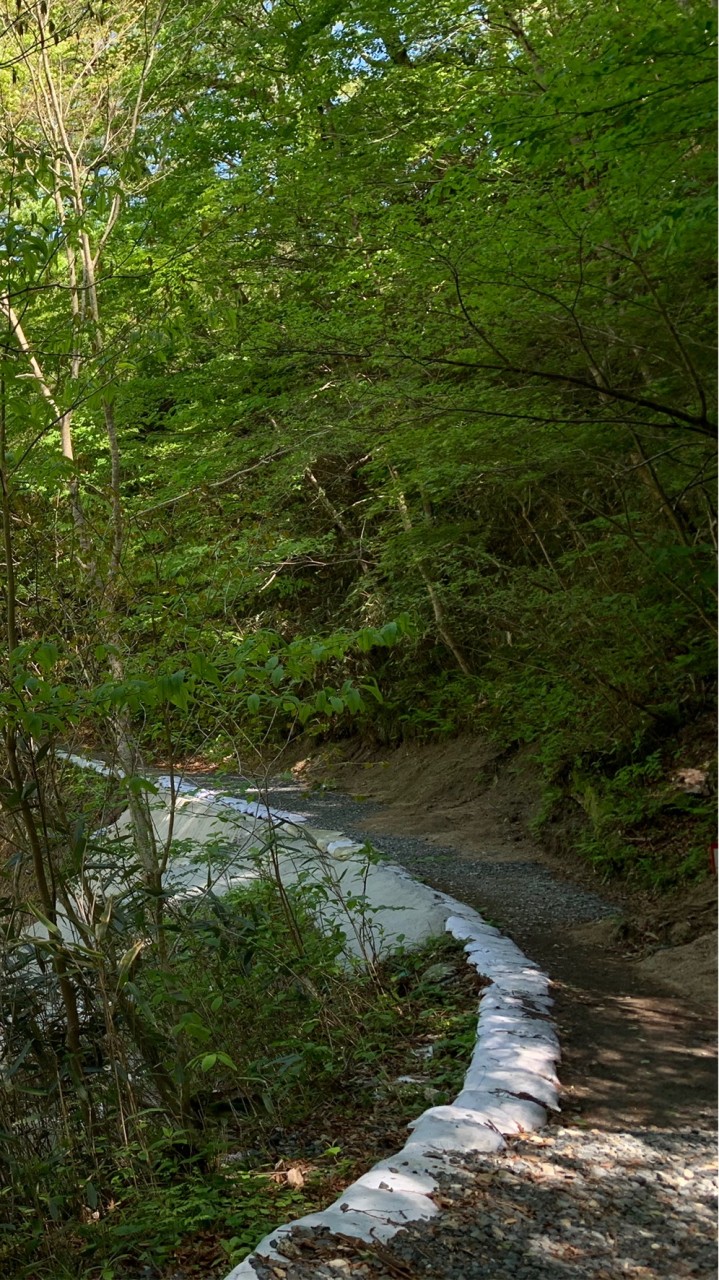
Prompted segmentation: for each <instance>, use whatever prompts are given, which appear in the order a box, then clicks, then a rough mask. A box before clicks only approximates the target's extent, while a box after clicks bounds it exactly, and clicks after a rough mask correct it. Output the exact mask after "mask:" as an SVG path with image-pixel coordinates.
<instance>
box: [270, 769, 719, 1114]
mask: <svg viewBox="0 0 719 1280" xmlns="http://www.w3.org/2000/svg"><path fill="white" fill-rule="evenodd" d="M429 753H430V749H420V750H419V751H416V750H415V751H404V752H399V753H395V754H394V756H393V757H387V758H386V759H384V760H377V759H370V760H369V761H368V760H363V759H360V760H352V759H349V760H347V758H346V757H345V758H344V759H343V758H341V757H340V758H338V757H337V756H335V758H334V760H332V759H330V760H329V761H328V760H327V758H326V757H325V758H320V759H319V760H314V761H311V762H309V763H308V762H303V761H301V760H300V761H297V762H295V764H294V768H293V775H294V779H295V780H294V781H293V782H292V783H290V782H286V783H283V784H281V795H282V803H283V804H286V805H289V806H290V807H293V808H294V807H297V806H299V807H300V808H302V809H304V810H305V811H307V812H309V813H311V814H312V815H313V817H314V820H315V821H317V822H318V823H320V824H321V825H322V826H326V827H333V828H337V829H342V830H349V832H350V833H351V834H355V835H357V834H362V833H363V834H364V835H365V836H369V837H370V838H371V839H372V840H373V842H374V843H375V844H376V845H377V847H378V848H379V849H380V850H381V851H383V852H384V853H386V854H387V856H389V857H391V858H393V859H394V860H396V861H397V862H399V863H401V864H403V865H404V866H406V867H408V869H409V870H411V871H412V872H413V873H414V874H415V875H417V876H419V877H420V878H421V879H423V880H426V881H427V882H428V883H429V884H431V885H433V886H435V887H436V888H438V889H441V890H444V891H445V892H448V893H451V894H452V895H453V896H455V897H457V898H459V899H461V900H462V901H464V902H467V903H469V904H470V905H472V906H474V907H476V908H477V909H478V910H480V911H481V912H482V914H483V915H484V916H485V917H486V918H488V919H490V920H491V921H492V922H493V923H495V924H498V925H499V926H500V927H501V928H502V930H503V931H504V932H506V933H507V934H509V935H510V936H511V937H512V938H513V939H514V940H515V941H516V942H517V943H518V944H519V945H520V946H521V947H522V949H523V950H524V951H525V953H526V954H527V955H528V956H530V957H531V958H532V959H533V960H535V961H537V962H538V963H539V964H540V965H541V966H542V967H543V968H544V969H545V970H546V972H548V973H549V975H550V977H551V978H552V979H553V982H554V984H555V986H554V996H555V1000H556V1011H555V1016H556V1019H557V1022H558V1024H559V1028H560V1031H561V1037H562V1049H563V1059H564V1060H563V1066H562V1084H563V1087H564V1102H563V1115H562V1123H564V1124H568V1123H572V1124H580V1125H582V1126H584V1125H586V1126H589V1127H595V1126H596V1127H601V1128H602V1129H603V1130H612V1129H614V1130H626V1129H631V1128H633V1127H634V1126H637V1125H639V1126H643V1125H659V1126H661V1127H666V1126H670V1127H673V1126H688V1127H689V1128H697V1129H706V1128H707V1127H709V1128H711V1127H712V1126H713V1125H714V1123H715V1119H714V1118H715V1111H716V1096H717V1077H716V1021H715V1008H714V1007H713V1002H715V1000H716V978H715V977H714V976H713V975H714V974H715V973H716V943H715V935H713V934H712V933H711V925H712V917H711V911H710V907H709V906H708V901H709V899H710V898H711V896H712V893H713V888H712V886H708V887H707V888H705V889H703V890H700V893H699V896H698V898H697V896H696V895H695V896H694V899H692V895H691V894H690V895H689V896H688V899H687V901H686V902H682V903H681V904H680V906H679V916H680V917H681V916H682V915H683V914H684V915H686V914H687V913H688V914H689V919H690V921H691V919H692V918H693V919H694V920H695V921H698V923H697V924H696V925H695V927H696V928H698V929H699V930H700V931H701V930H703V932H701V936H700V938H699V939H698V940H696V939H693V940H692V941H691V942H690V943H689V944H688V945H683V946H679V947H674V948H668V949H667V950H666V951H663V952H658V953H657V955H656V956H655V957H652V958H650V960H649V962H647V960H646V959H643V958H641V957H639V958H635V957H632V956H628V955H627V954H624V953H623V951H622V946H621V944H620V943H618V942H617V937H616V935H617V927H616V920H617V917H620V916H622V915H623V914H626V909H627V902H626V898H620V897H619V896H610V891H608V890H607V891H606V893H605V891H604V889H603V888H602V886H600V885H598V883H597V881H596V879H594V878H592V877H591V875H590V874H588V873H584V872H582V870H581V869H579V870H576V869H575V871H574V874H573V875H572V878H571V879H570V878H569V877H568V875H567V872H566V867H563V866H562V864H561V862H560V861H559V860H558V859H557V858H556V857H553V856H552V855H550V854H547V853H546V852H543V851H541V850H539V849H538V848H537V847H536V845H535V844H533V843H532V842H531V841H530V840H529V839H528V838H527V836H526V834H525V832H526V818H527V814H528V812H529V811H530V810H531V808H532V806H533V805H534V803H535V800H536V796H535V795H534V794H533V793H532V789H531V786H530V785H527V786H525V787H524V788H523V787H522V786H521V779H518V778H517V777H516V776H514V777H506V776H502V775H501V774H499V775H496V774H495V776H494V779H492V778H491V776H490V777H489V779H488V782H487V785H485V786H484V788H481V787H480V788H477V786H476V784H475V786H474V788H473V789H470V788H468V775H469V774H470V773H471V775H472V777H473V778H474V779H476V777H477V766H478V761H477V757H476V754H475V756H474V757H473V758H472V759H470V757H469V753H468V752H467V750H466V747H464V748H463V746H462V744H451V746H450V748H449V749H447V755H446V757H445V759H444V762H443V764H444V767H443V768H442V769H440V770H433V769H432V765H433V764H434V765H436V764H437V758H436V755H435V758H434V760H433V759H432V758H431V755H430V754H429ZM489 765H490V769H491V759H490V761H489ZM320 776H322V777H324V778H327V779H333V780H336V781H337V782H338V783H339V784H340V785H341V787H342V790H341V791H340V790H338V789H326V786H325V785H323V786H322V787H321V788H320V789H318V788H317V782H318V778H319V777H320ZM518 783H519V784H520V785H518ZM313 788H314V789H313ZM348 793H349V794H348ZM277 798H278V797H276V799H277ZM633 905H634V909H635V911H636V910H637V908H636V904H633ZM644 907H645V904H644V903H643V902H642V901H641V899H640V902H639V910H641V909H644ZM692 912H693V913H694V915H693V917H692V914H691V913H692ZM706 925H709V930H707V929H706V928H705V926H706ZM687 953H688V954H687ZM652 961H653V962H654V972H652V971H651V970H652ZM657 961H658V962H657ZM667 975H668V976H669V983H667ZM677 978H678V980H679V982H681V984H682V987H684V991H683V993H682V994H679V989H681V988H679V989H677V990H673V989H672V985H671V984H672V982H673V981H675V980H676V979H677Z"/></svg>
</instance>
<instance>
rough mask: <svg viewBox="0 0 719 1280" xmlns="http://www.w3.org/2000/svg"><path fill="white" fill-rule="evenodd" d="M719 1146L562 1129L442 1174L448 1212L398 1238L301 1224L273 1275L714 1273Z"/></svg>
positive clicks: (683, 1135) (387, 1278) (607, 1279)
mask: <svg viewBox="0 0 719 1280" xmlns="http://www.w3.org/2000/svg"><path fill="white" fill-rule="evenodd" d="M714 1154H715V1150H714V1143H713V1142H712V1141H711V1140H710V1139H709V1137H708V1136H707V1135H701V1134H697V1133H694V1132H691V1131H687V1130H676V1131H669V1130H662V1129H642V1130H639V1131H634V1132H630V1133H622V1134H616V1133H614V1134H606V1133H600V1132H597V1131H594V1132H590V1133H587V1132H584V1131H582V1130H579V1129H572V1128H555V1129H553V1130H551V1131H549V1132H547V1131H545V1132H544V1133H542V1134H535V1135H532V1136H530V1137H527V1138H525V1139H523V1140H522V1141H519V1142H516V1143H513V1144H512V1146H511V1148H510V1150H509V1151H507V1152H506V1153H504V1154H503V1155H499V1156H482V1157H479V1158H475V1159H473V1160H469V1161H468V1160H463V1161H462V1162H461V1163H458V1164H457V1165H456V1167H455V1168H454V1169H453V1170H452V1172H451V1173H449V1174H448V1175H447V1176H446V1177H444V1178H442V1179H441V1185H440V1189H439V1191H438V1192H437V1193H436V1194H435V1200H436V1202H437V1204H438V1205H439V1207H440V1208H441V1209H442V1210H443V1212H442V1213H441V1214H440V1215H438V1216H437V1217H435V1218H433V1219H430V1220H429V1221H425V1222H420V1223H414V1224H413V1225H411V1226H409V1227H407V1228H405V1229H403V1230H402V1231H400V1232H399V1233H398V1234H397V1235H395V1236H394V1237H393V1238H392V1239H391V1240H389V1241H387V1242H386V1243H384V1244H382V1243H379V1242H373V1243H367V1244H365V1243H363V1242H358V1241H357V1240H355V1239H352V1238H351V1237H348V1236H338V1235H331V1234H330V1233H329V1232H326V1231H320V1232H318V1231H309V1230H306V1229H296V1230H295V1231H294V1232H293V1233H292V1234H291V1235H290V1236H289V1237H287V1238H285V1239H282V1240H280V1241H278V1245H279V1252H280V1254H281V1255H282V1256H281V1257H280V1258H278V1259H273V1260H272V1261H271V1262H267V1263H260V1264H257V1271H258V1274H259V1276H260V1277H261V1278H262V1280H338V1278H339V1277H341V1276H348V1277H352V1278H354V1277H357V1278H359V1277H360V1276H363V1277H367V1280H395V1278H397V1277H400V1278H403V1280H415V1278H416V1280H419V1277H423V1276H427V1277H430V1276H431V1277H435V1278H439V1277H443V1278H444V1277H446V1278H447V1280H561V1278H562V1277H571V1276H582V1277H587V1280H618V1277H620V1276H621V1277H631V1278H633V1280H684V1278H685V1277H694V1278H695V1280H699V1278H701V1280H709V1277H710V1276H714V1275H716V1268H715V1261H716V1247H715V1245H714V1243H713V1240H714V1221H715V1194H714V1179H713V1168H714Z"/></svg>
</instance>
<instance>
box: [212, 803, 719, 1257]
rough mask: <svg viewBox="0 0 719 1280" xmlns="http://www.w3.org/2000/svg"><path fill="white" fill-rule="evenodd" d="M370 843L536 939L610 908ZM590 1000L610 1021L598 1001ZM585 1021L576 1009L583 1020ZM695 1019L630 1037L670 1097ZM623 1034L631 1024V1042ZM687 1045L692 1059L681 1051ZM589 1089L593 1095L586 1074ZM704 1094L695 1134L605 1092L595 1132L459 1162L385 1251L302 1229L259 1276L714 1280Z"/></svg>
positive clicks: (502, 870) (334, 806)
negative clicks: (653, 1119)
mask: <svg viewBox="0 0 719 1280" xmlns="http://www.w3.org/2000/svg"><path fill="white" fill-rule="evenodd" d="M208 781H210V780H209V779H208ZM269 799H270V803H271V804H274V805H275V806H278V807H281V808H284V809H292V810H293V811H296V812H300V813H304V814H306V815H307V817H308V818H309V820H310V822H311V823H312V824H313V825H315V826H317V827H321V828H325V829H328V828H330V829H333V830H338V831H342V832H344V833H346V834H348V835H351V836H353V837H354V838H357V839H362V840H364V839H366V838H367V832H366V827H365V824H366V823H367V821H368V819H372V820H373V828H376V827H377V825H379V824H378V822H377V819H378V817H379V816H380V815H381V806H378V805H375V804H372V803H370V802H367V801H354V800H352V799H350V798H349V797H347V796H344V795H341V794H340V793H336V792H330V791H322V790H319V791H314V792H308V791H306V790H305V789H304V788H303V787H301V786H300V785H298V784H296V783H294V784H293V783H289V782H280V781H278V782H277V783H276V784H274V785H273V787H272V788H271V791H270V793H269ZM371 840H372V843H373V844H374V845H375V847H377V848H378V849H379V850H380V851H381V852H382V853H383V854H385V855H386V856H387V857H389V858H390V859H392V860H393V861H396V862H398V863H400V864H401V865H402V866H405V867H407V868H408V869H409V870H410V871H412V872H413V873H414V874H415V875H417V876H418V878H420V879H426V880H428V881H430V883H435V884H437V885H438V887H440V888H442V889H444V890H445V891H447V892H449V893H452V894H454V895H455V896H456V897H458V898H459V899H460V900H462V901H465V902H468V903H470V904H472V905H474V906H476V907H478V908H479V910H480V911H482V910H483V914H485V916H486V915H489V917H490V918H491V917H492V916H493V915H494V914H496V916H497V920H496V921H495V922H500V923H502V924H503V925H505V926H507V927H509V928H510V931H513V930H512V925H513V924H516V926H517V929H521V932H522V933H523V934H524V936H525V937H532V936H533V937H535V938H544V940H545V946H546V939H547V936H548V935H552V936H555V935H556V934H557V933H560V932H561V931H562V929H563V928H565V927H567V926H571V925H575V924H577V923H580V922H584V921H591V920H598V919H601V918H602V917H604V916H608V915H612V914H614V912H615V911H616V907H615V906H613V905H612V904H611V903H610V902H609V901H607V900H605V899H603V898H602V897H600V896H599V895H597V894H596V893H592V892H591V891H588V890H586V889H584V888H581V887H579V886H576V885H574V884H571V883H569V882H567V881H564V880H561V879H558V878H557V877H556V876H555V875H554V874H553V873H552V872H551V871H549V870H548V869H547V868H546V867H544V866H542V865H541V864H540V863H538V862H536V863H535V862H533V861H531V860H530V861H528V860H527V859H526V858H524V859H522V860H517V861H514V860H512V858H507V857H502V858H499V859H495V858H491V857H490V858H489V859H488V860H483V859H482V858H480V857H476V858H475V859H470V858H467V857H464V856H461V855H459V854H458V852H457V850H456V849H453V848H450V847H448V848H442V847H438V846H437V845H436V844H435V843H434V842H432V843H430V842H428V841H425V840H422V839H420V838H417V837H414V836H409V837H408V836H400V835H385V834H382V835H377V834H375V833H374V831H373V834H372V836H371ZM494 904H497V905H496V909H494V910H493V906H494ZM488 905H489V910H488ZM529 954H530V956H531V954H532V953H531V950H530V951H529ZM535 958H538V959H541V957H535ZM545 963H546V961H545ZM549 968H550V976H551V964H550V966H549ZM589 994H590V1000H591V999H595V998H596V999H597V1003H599V1000H598V998H597V997H596V995H593V994H592V993H591V992H590V993H589ZM585 998H586V992H585ZM599 1007H600V1008H604V1015H601V1014H600V1018H601V1017H602V1016H604V1018H605V1020H606V1016H607V1015H606V1006H602V1005H601V1004H600V1005H599ZM621 1007H622V1006H621V1003H620V1004H619V1009H620V1011H621ZM582 1016H583V1014H582V1006H581V1005H579V1022H580V1023H581V1019H582ZM575 1025H576V1024H575ZM692 1026H693V1024H692V1023H691V1022H688V1023H687V1025H686V1027H684V1026H682V1027H679V1026H678V1027H677V1030H678V1038H679V1040H680V1041H681V1040H682V1036H683V1041H682V1044H681V1048H680V1050H679V1053H678V1052H677V1048H678V1046H677V1045H675V1044H673V1043H671V1042H670V1041H669V1039H666V1040H665V1042H663V1043H660V1042H658V1043H656V1044H654V1045H653V1046H651V1047H650V1046H649V1045H647V1046H646V1047H644V1046H645V1044H646V1042H645V1041H644V1040H642V1039H640V1040H639V1047H638V1052H639V1054H642V1053H643V1054H644V1055H645V1056H642V1057H641V1058H639V1059H636V1061H637V1062H638V1063H639V1064H641V1065H640V1066H639V1072H640V1074H641V1072H647V1071H649V1072H654V1073H655V1074H657V1073H658V1074H659V1075H661V1074H662V1073H664V1074H665V1076H666V1087H667V1089H668V1090H670V1089H671V1088H672V1087H673V1088H674V1090H675V1091H676V1088H677V1076H678V1077H679V1082H680V1083H679V1087H681V1079H682V1074H683V1073H684V1078H686V1070H687V1066H689V1068H690V1069H693V1065H694V1064H695V1063H696V1066H697V1070H699V1057H698V1055H699V1052H700V1051H699V1048H698V1047H697V1046H698V1045H699V1040H697V1041H696V1042H695V1043H694V1044H693V1043H692V1040H691V1035H692ZM634 1030H635V1029H634V1028H633V1027H632V1026H631V1025H630V1023H629V1021H628V1022H627V1027H626V1033H625V1036H626V1038H628V1039H629V1040H631V1039H632V1034H633V1031H634ZM616 1031H617V1028H616V1027H615V1028H614V1033H615V1037H616ZM619 1034H620V1035H621V1022H620V1024H619ZM615 1043H616V1038H615V1040H614V1041H612V1040H611V1038H610V1041H609V1045H610V1048H609V1059H610V1060H611V1058H612V1056H614V1057H615V1058H616V1059H617V1061H616V1064H615V1066H616V1068H617V1078H616V1084H617V1085H618V1086H619V1090H621V1087H622V1081H623V1080H624V1081H625V1083H626V1089H627V1093H628V1094H629V1093H631V1089H632V1087H634V1088H635V1090H636V1085H637V1081H636V1080H633V1079H631V1078H630V1077H629V1071H631V1067H630V1068H629V1070H628V1064H629V1063H630V1062H632V1058H631V1056H629V1057H628V1058H627V1059H623V1058H622V1055H621V1054H616V1053H614V1054H613V1050H612V1045H613V1044H615ZM605 1049H606V1046H605ZM684 1050H686V1053H687V1054H688V1055H689V1056H688V1057H682V1056H680V1055H681V1053H682V1052H683V1051H684ZM590 1052H591V1050H590ZM702 1052H704V1057H705V1058H706V1052H705V1051H702ZM692 1054H695V1055H697V1056H696V1057H694V1058H692V1056H691V1055H692ZM646 1055H649V1056H648V1057H647V1056H646ZM680 1063H681V1066H679V1064H680ZM678 1066H679V1070H677V1068H678ZM585 1069H586V1061H585ZM600 1074H601V1068H600ZM672 1077H673V1079H672ZM590 1087H591V1088H592V1089H593V1090H595V1091H596V1089H597V1081H596V1079H591V1081H590ZM641 1088H642V1086H641V1082H640V1084H639V1090H640V1092H641ZM700 1094H701V1095H702V1097H703V1101H704V1105H703V1106H701V1105H700V1106H698V1107H697V1106H695V1105H693V1106H692V1107H691V1108H690V1112H691V1114H692V1115H693V1116H694V1117H695V1123H694V1124H693V1125H691V1124H683V1123H681V1122H678V1121H677V1120H676V1119H674V1121H672V1116H673V1115H674V1116H676V1115H677V1114H679V1113H678V1112H677V1110H676V1108H674V1109H672V1108H671V1107H669V1106H667V1109H666V1116H665V1119H664V1121H663V1122H662V1123H660V1124H656V1123H647V1124H642V1125H639V1124H636V1123H633V1121H632V1118H631V1117H633V1116H634V1115H636V1106H635V1105H634V1106H632V1105H627V1106H626V1107H625V1108H624V1114H622V1107H621V1104H619V1105H618V1104H617V1101H616V1099H617V1093H616V1091H615V1094H614V1095H613V1096H614V1103H613V1106H609V1107H608V1108H607V1109H606V1113H607V1114H609V1115H610V1116H611V1117H612V1122H611V1123H609V1124H607V1125H606V1127H602V1128H592V1129H588V1128H582V1127H579V1126H574V1125H567V1124H566V1122H565V1125H564V1126H562V1125H559V1124H556V1123H555V1124H552V1125H550V1126H549V1127H548V1128H547V1129H544V1130H542V1131H541V1132H540V1133H539V1134H534V1135H529V1136H527V1137H525V1138H523V1139H522V1140H521V1141H513V1142H510V1145H509V1148H508V1150H507V1151H506V1152H504V1153H503V1154H500V1155H489V1156H482V1157H469V1158H468V1157H466V1156H464V1157H462V1158H461V1160H460V1159H458V1160H457V1163H456V1166H455V1170H454V1172H453V1174H452V1176H451V1177H450V1178H447V1179H444V1180H443V1181H442V1185H441V1188H440V1191H439V1192H438V1193H437V1194H436V1196H435V1199H436V1200H437V1203H438V1204H439V1206H440V1207H441V1209H442V1213H441V1214H440V1215H438V1216H437V1217H436V1218H434V1219H432V1220H430V1221H429V1222H421V1223H416V1224H413V1225H411V1226H410V1227H408V1228H405V1229H403V1230H402V1231H400V1232H399V1233H398V1234H397V1235H396V1236H394V1237H393V1239H392V1240H390V1241H389V1242H388V1243H386V1244H380V1243H379V1242H378V1243H375V1244H364V1243H359V1242H357V1241H356V1240H354V1239H352V1238H350V1237H346V1236H345V1237H343V1236H337V1235H329V1234H328V1233H327V1232H326V1231H309V1230H307V1229H301V1230H297V1231H296V1232H294V1233H293V1234H292V1235H291V1236H289V1237H286V1238H285V1239H283V1240H282V1241H281V1243H280V1251H281V1253H282V1255H283V1256H282V1259H281V1260H280V1259H275V1260H273V1261H271V1262H267V1263H262V1264H258V1274H259V1275H260V1276H261V1277H262V1280H311V1278H312V1280H330V1278H334V1280H337V1278H338V1277H342V1276H348V1277H350V1278H352V1277H355V1276H357V1277H360V1276H364V1277H367V1278H368V1280H397V1278H399V1280H420V1278H421V1277H425V1276H427V1277H429V1276H431V1277H434V1278H435V1280H563V1278H566V1280H569V1278H571V1277H576V1278H577V1280H578V1278H579V1277H586V1278H587V1280H620V1277H634V1278H635V1280H683V1278H684V1277H694V1278H696V1280H710V1278H711V1277H716V1276H717V1267H716V1256H717V1253H716V1231H715V1222H716V1208H715V1203H716V1195H715V1192H716V1137H715V1134H714V1131H713V1128H712V1118H711V1111H712V1108H711V1107H708V1106H707V1105H706V1084H704V1086H703V1093H702V1089H700ZM659 1097H660V1099H661V1086H660V1088H659ZM700 1100H701V1099H700ZM659 1109H660V1111H661V1103H660V1107H659ZM654 1114H656V1106H655V1108H654Z"/></svg>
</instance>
